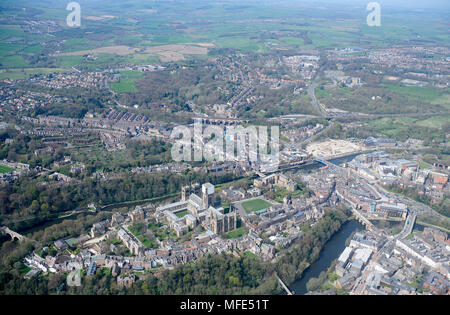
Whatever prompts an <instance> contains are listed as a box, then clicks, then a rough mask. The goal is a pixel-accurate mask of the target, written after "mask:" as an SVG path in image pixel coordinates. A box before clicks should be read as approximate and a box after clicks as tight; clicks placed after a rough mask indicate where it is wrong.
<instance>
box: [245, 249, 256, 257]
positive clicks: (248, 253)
mask: <svg viewBox="0 0 450 315" xmlns="http://www.w3.org/2000/svg"><path fill="white" fill-rule="evenodd" d="M244 255H246V256H248V257H251V258H258V256H256V255H255V254H253V253H252V252H249V251H247V252H244Z"/></svg>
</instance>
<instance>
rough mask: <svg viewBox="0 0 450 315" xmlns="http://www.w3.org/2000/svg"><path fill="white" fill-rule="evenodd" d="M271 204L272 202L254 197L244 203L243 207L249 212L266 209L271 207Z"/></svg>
mask: <svg viewBox="0 0 450 315" xmlns="http://www.w3.org/2000/svg"><path fill="white" fill-rule="evenodd" d="M270 206H272V204H271V203H269V202H267V201H265V200H262V199H254V200H249V201H245V202H243V203H242V207H244V210H245V212H247V213H251V212H254V211H259V210H262V209H266V208H269V207H270Z"/></svg>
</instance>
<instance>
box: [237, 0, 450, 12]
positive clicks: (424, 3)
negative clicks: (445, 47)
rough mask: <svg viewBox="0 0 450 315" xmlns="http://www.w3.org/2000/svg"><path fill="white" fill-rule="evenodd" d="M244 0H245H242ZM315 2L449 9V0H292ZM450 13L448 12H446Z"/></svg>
mask: <svg viewBox="0 0 450 315" xmlns="http://www.w3.org/2000/svg"><path fill="white" fill-rule="evenodd" d="M244 1H245V0H244ZM292 1H300V2H301V1H307V2H317V3H320V2H322V3H327V2H328V3H342V4H359V5H366V4H368V3H369V2H378V3H379V4H380V5H381V6H383V5H384V6H396V7H403V8H408V9H423V8H447V9H448V10H450V0H292ZM448 13H449V14H450V12H448Z"/></svg>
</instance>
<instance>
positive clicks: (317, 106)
mask: <svg viewBox="0 0 450 315" xmlns="http://www.w3.org/2000/svg"><path fill="white" fill-rule="evenodd" d="M316 87H317V83H315V82H313V83H311V85H310V86H309V87H308V95H309V97H310V98H311V104H312V105H313V107H314V109H315V110H316V112H318V113H319V114H320V115H321V116H327V115H328V114H327V111H326V110H325V108H324V107H323V106H322V105H320V104H319V102H318V101H317V98H316Z"/></svg>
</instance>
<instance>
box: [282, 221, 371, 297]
mask: <svg viewBox="0 0 450 315" xmlns="http://www.w3.org/2000/svg"><path fill="white" fill-rule="evenodd" d="M362 229H364V227H363V226H362V225H361V224H360V223H359V222H357V221H356V220H350V221H347V222H346V223H344V224H343V225H342V227H341V229H340V230H339V231H338V232H336V233H335V234H334V235H333V236H332V238H331V239H330V240H329V241H328V242H327V243H326V244H325V245H324V248H323V250H322V251H321V253H320V256H319V259H318V260H316V261H315V262H313V263H312V264H311V265H310V266H309V267H308V268H307V269H306V270H305V271H304V272H303V275H302V277H301V278H300V279H299V280H297V281H296V282H294V284H293V285H291V290H294V291H295V294H297V295H304V294H306V293H307V292H308V290H307V288H306V284H307V283H308V281H309V280H310V279H311V278H317V277H319V275H320V273H321V272H323V271H325V272H327V270H328V268H329V267H330V265H331V264H332V262H333V261H334V260H335V259H337V258H339V255H340V254H341V253H342V251H343V250H344V249H345V247H346V245H345V242H346V240H347V239H348V238H349V237H350V236H351V235H352V233H353V232H356V231H359V230H362Z"/></svg>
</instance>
